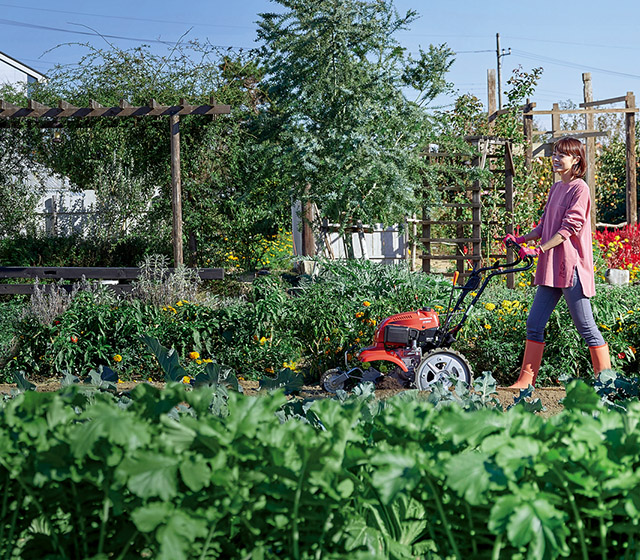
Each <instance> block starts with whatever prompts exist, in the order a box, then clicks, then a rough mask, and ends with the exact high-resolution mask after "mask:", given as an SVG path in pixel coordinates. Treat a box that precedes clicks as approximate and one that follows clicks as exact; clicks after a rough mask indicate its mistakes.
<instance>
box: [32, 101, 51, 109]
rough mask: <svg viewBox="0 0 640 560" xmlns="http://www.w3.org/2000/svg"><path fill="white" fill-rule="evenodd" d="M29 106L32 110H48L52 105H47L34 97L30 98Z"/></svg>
mask: <svg viewBox="0 0 640 560" xmlns="http://www.w3.org/2000/svg"><path fill="white" fill-rule="evenodd" d="M27 107H28V108H29V109H31V110H32V111H48V110H49V109H51V107H47V106H46V105H43V104H42V103H38V102H37V101H34V100H33V99H29V102H28V104H27Z"/></svg>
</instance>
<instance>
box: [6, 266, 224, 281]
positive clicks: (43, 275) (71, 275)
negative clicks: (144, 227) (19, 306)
mask: <svg viewBox="0 0 640 560" xmlns="http://www.w3.org/2000/svg"><path fill="white" fill-rule="evenodd" d="M174 270H175V269H174V268H168V269H167V272H168V273H169V274H172V273H173V272H174ZM196 272H197V273H198V276H200V278H202V279H203V280H218V279H220V278H224V269H223V268H200V269H196ZM138 276H140V268H138V267H100V266H53V267H52V266H49V267H46V266H0V278H26V279H33V278H40V279H42V280H47V279H50V280H61V279H63V280H82V278H88V279H91V280H96V279H100V280H134V279H136V278H137V277H138Z"/></svg>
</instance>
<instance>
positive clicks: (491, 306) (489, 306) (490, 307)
mask: <svg viewBox="0 0 640 560" xmlns="http://www.w3.org/2000/svg"><path fill="white" fill-rule="evenodd" d="M484 308H485V309H486V310H487V311H493V310H494V309H495V308H496V306H495V304H494V303H485V304H484Z"/></svg>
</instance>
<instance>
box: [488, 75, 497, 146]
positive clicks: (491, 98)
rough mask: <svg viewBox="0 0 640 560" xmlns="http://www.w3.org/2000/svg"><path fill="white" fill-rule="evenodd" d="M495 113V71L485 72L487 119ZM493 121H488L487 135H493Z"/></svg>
mask: <svg viewBox="0 0 640 560" xmlns="http://www.w3.org/2000/svg"><path fill="white" fill-rule="evenodd" d="M495 112H496V70H495V68H489V69H488V70H487V118H489V117H491V115H493V114H494V113H495ZM494 128H495V121H489V134H490V135H491V134H493V130H494Z"/></svg>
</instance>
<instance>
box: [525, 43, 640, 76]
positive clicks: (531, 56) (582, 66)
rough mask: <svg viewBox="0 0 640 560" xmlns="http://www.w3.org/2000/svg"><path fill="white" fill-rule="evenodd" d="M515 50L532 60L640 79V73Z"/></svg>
mask: <svg viewBox="0 0 640 560" xmlns="http://www.w3.org/2000/svg"><path fill="white" fill-rule="evenodd" d="M513 52H514V54H518V55H519V56H521V57H523V58H528V59H530V60H538V61H541V62H548V63H549V64H557V65H558V66H566V67H568V68H576V69H578V70H591V71H592V72H602V73H603V74H611V75H613V76H622V77H625V78H634V79H640V75H638V74H629V73H627V72H617V71H615V70H607V69H605V68H596V67H594V66H587V65H586V64H578V63H575V62H569V61H566V60H560V59H557V58H551V57H548V56H543V55H539V54H536V53H530V52H527V51H521V50H516V49H514V50H513Z"/></svg>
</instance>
